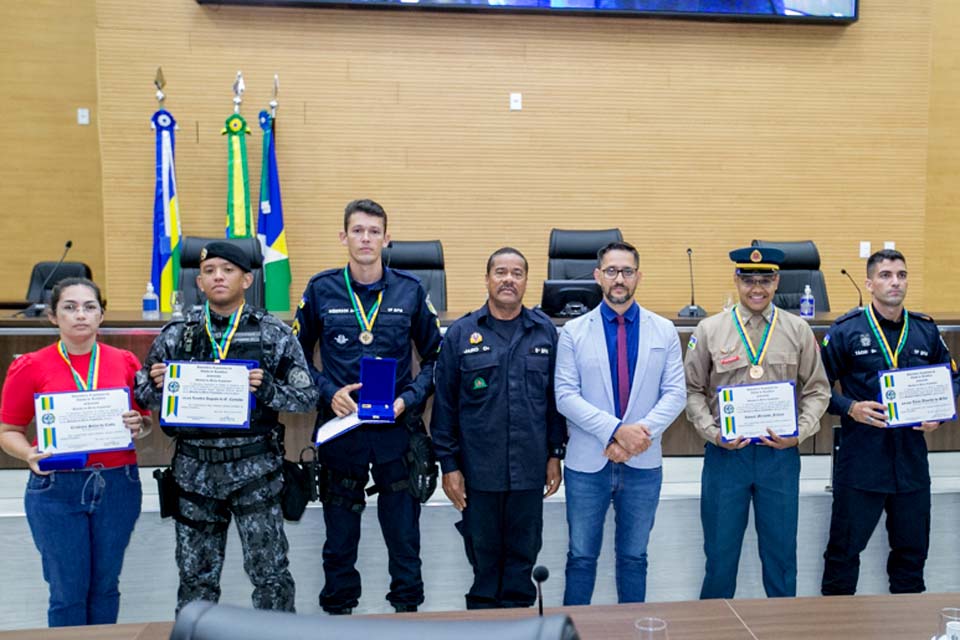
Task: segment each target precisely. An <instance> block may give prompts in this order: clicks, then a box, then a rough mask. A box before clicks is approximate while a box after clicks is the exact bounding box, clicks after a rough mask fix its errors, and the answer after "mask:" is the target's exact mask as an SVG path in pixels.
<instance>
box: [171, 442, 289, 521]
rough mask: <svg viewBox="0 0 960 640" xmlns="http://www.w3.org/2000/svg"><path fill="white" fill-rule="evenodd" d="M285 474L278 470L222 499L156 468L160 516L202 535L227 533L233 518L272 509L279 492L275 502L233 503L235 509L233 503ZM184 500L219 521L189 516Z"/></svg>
mask: <svg viewBox="0 0 960 640" xmlns="http://www.w3.org/2000/svg"><path fill="white" fill-rule="evenodd" d="M248 457H249V456H248ZM281 474H282V472H281V470H280V469H275V470H273V471H271V472H270V473H268V474H266V475H263V476H260V477H259V478H254V479H253V480H251V481H250V482H248V483H247V484H245V485H243V486H242V487H240V488H239V489H237V490H236V491H234V492H233V493H231V494H230V495H228V496H227V497H226V498H222V499H221V498H212V497H210V496H205V495H202V494H199V493H196V492H193V491H187V490H185V489H183V488H182V487H180V485H179V484H178V483H177V480H176V478H174V476H173V469H171V468H170V467H167V468H165V469H156V470H154V472H153V477H154V478H155V479H156V480H157V488H158V489H159V494H160V517H161V518H169V517H172V518H173V519H174V520H176V521H177V522H179V523H180V524H183V525H186V526H188V527H190V528H191V529H196V530H197V531H200V532H202V533H207V534H214V533H223V532H224V531H226V530H227V527H229V526H230V519H231V517H232V515H234V514H236V515H238V516H243V515H249V514H252V513H258V512H260V511H266V510H267V509H271V508H272V507H273V505H274V504H276V498H277V495H279V492H278V493H277V494H275V495H274V496H273V497H274V499H273V500H258V501H256V502H252V503H250V504H233V505H232V506H231V503H232V502H234V501H235V500H237V499H239V498H243V497H244V496H248V495H250V494H252V493H255V492H257V491H260V490H261V489H263V488H264V487H267V486H269V485H271V484H273V483H274V482H276V481H277V480H279V479H280V477H281ZM181 499H183V500H187V501H188V502H192V503H193V504H195V505H196V506H198V507H200V508H201V509H204V510H205V511H208V512H210V513H213V514H214V516H216V517H217V518H218V519H217V520H195V519H193V518H190V517H188V516H186V515H185V514H184V513H183V512H182V511H181V509H180V500H181Z"/></svg>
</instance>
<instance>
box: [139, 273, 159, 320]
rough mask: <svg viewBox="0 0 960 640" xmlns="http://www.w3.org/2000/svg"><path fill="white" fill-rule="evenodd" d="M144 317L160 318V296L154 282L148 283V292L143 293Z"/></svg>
mask: <svg viewBox="0 0 960 640" xmlns="http://www.w3.org/2000/svg"><path fill="white" fill-rule="evenodd" d="M143 319H144V320H159V319H160V297H159V296H157V293H156V292H155V291H154V290H153V283H152V282H148V283H147V292H146V293H145V294H143Z"/></svg>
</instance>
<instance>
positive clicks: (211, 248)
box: [200, 240, 251, 273]
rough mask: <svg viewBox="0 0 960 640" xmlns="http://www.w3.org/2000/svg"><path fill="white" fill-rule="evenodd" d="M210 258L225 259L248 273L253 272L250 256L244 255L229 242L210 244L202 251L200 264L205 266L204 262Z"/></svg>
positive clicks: (219, 241)
mask: <svg viewBox="0 0 960 640" xmlns="http://www.w3.org/2000/svg"><path fill="white" fill-rule="evenodd" d="M209 258H223V259H224V260H226V261H228V262H232V263H233V264H235V265H237V266H238V267H240V268H241V269H243V270H244V271H246V272H247V273H250V270H251V266H250V256H248V255H247V254H246V253H244V252H243V250H242V249H241V248H240V247H238V246H237V245H235V244H231V243H229V242H224V241H222V240H215V241H213V242H208V243H207V246H205V247H204V248H203V249H202V250H201V251H200V264H203V261H204V260H207V259H209Z"/></svg>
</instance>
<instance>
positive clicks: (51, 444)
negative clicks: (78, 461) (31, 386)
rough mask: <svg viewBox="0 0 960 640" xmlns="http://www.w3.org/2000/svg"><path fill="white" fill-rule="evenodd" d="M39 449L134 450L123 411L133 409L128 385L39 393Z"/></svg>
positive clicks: (36, 402)
mask: <svg viewBox="0 0 960 640" xmlns="http://www.w3.org/2000/svg"><path fill="white" fill-rule="evenodd" d="M33 403H34V411H35V412H36V416H37V448H38V449H39V450H40V451H41V452H42V453H47V452H50V453H53V454H58V453H79V452H88V453H89V452H94V451H115V450H117V449H132V448H133V440H132V438H131V436H130V430H129V429H127V427H126V425H124V424H123V414H124V413H125V412H127V411H129V410H130V391H129V390H128V389H127V388H126V387H120V388H117V389H96V390H93V391H73V392H64V393H37V394H35V395H34V397H33Z"/></svg>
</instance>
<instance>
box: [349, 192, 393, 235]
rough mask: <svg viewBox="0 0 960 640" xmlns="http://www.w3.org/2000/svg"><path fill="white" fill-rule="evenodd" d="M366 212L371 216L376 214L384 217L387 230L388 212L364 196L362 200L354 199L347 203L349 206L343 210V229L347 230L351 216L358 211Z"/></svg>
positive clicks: (377, 216) (378, 216)
mask: <svg viewBox="0 0 960 640" xmlns="http://www.w3.org/2000/svg"><path fill="white" fill-rule="evenodd" d="M358 211H359V212H361V213H365V214H367V215H369V216H374V217H376V218H382V219H383V230H384V232H386V230H387V212H386V211H384V210H383V207H381V206H380V205H379V204H377V203H376V202H374V201H373V200H370V199H369V198H363V199H361V200H352V201H350V202H348V203H347V206H346V207H345V208H344V210H343V230H344V231H346V230H347V225H349V224H350V216H352V215H353V214H355V213H356V212H358Z"/></svg>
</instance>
